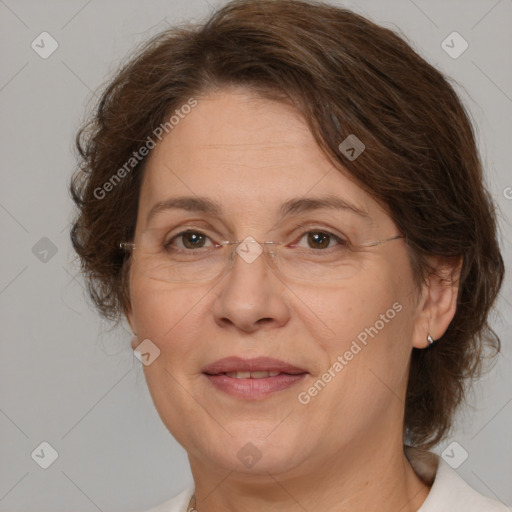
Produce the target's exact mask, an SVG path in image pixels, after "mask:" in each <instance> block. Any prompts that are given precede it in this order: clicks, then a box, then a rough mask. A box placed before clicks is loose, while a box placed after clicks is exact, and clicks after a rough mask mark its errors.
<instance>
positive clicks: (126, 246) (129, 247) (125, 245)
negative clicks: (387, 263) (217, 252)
mask: <svg viewBox="0 0 512 512" xmlns="http://www.w3.org/2000/svg"><path fill="white" fill-rule="evenodd" d="M401 238H403V239H404V240H405V239H406V237H405V235H395V236H392V237H389V238H384V239H381V240H376V241H372V242H366V243H361V244H357V245H354V246H353V247H354V248H355V249H356V250H357V249H358V248H363V247H376V246H379V245H384V244H385V243H387V242H391V241H393V240H399V239H401ZM244 243H245V244H247V243H257V244H259V245H261V246H262V247H264V248H267V247H269V246H277V247H278V248H279V246H283V245H285V244H286V243H287V242H279V241H275V240H266V241H263V242H260V241H258V240H256V239H254V238H253V237H246V238H245V239H244V240H223V241H222V242H215V246H214V247H215V248H220V247H223V246H232V247H233V249H232V250H231V251H229V252H228V256H227V258H226V264H225V267H224V269H223V270H222V271H221V272H220V273H219V274H218V275H216V276H213V277H211V278H208V279H199V280H197V281H193V280H192V281H186V280H176V281H168V280H166V279H162V280H161V281H163V282H172V283H188V282H189V283H194V282H201V281H213V280H214V279H218V278H220V277H221V276H223V275H224V274H225V273H226V272H227V271H229V270H230V269H231V268H232V266H233V262H234V260H235V257H234V255H235V253H236V250H235V246H239V245H240V244H244ZM119 248H120V249H122V250H123V251H126V252H129V253H132V252H135V250H136V244H135V243H134V242H120V243H119ZM263 253H266V255H268V256H270V258H271V260H273V259H274V257H275V255H276V253H277V249H276V250H270V249H263ZM258 256H259V255H258ZM242 259H244V258H242ZM244 261H245V260H244ZM246 263H249V262H247V261H246ZM270 267H271V269H272V270H273V271H275V272H277V273H279V274H280V275H281V276H282V277H284V278H285V279H295V278H294V277H290V276H286V275H285V274H283V272H282V271H281V270H280V269H279V268H278V267H277V266H275V265H272V264H271V265H270ZM148 277H150V276H148ZM151 279H157V278H151ZM158 280H160V279H158ZM335 280H336V281H337V280H338V279H335ZM339 280H341V278H340V279H339Z"/></svg>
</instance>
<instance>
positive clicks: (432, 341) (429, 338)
mask: <svg viewBox="0 0 512 512" xmlns="http://www.w3.org/2000/svg"><path fill="white" fill-rule="evenodd" d="M427 341H428V346H429V347H430V345H432V344H433V343H434V338H432V336H431V335H430V333H429V335H428V336H427Z"/></svg>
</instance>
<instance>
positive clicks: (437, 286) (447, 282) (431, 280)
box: [412, 257, 462, 348]
mask: <svg viewBox="0 0 512 512" xmlns="http://www.w3.org/2000/svg"><path fill="white" fill-rule="evenodd" d="M429 262H430V264H431V265H432V267H433V268H434V271H433V272H432V273H431V274H430V275H429V276H428V278H427V281H426V283H424V284H423V285H422V290H421V296H420V299H419V300H418V305H417V308H418V309H417V316H416V321H415V324H414V331H413V339H412V343H413V346H414V347H416V348H426V347H428V341H427V336H428V335H429V334H430V335H431V336H432V338H433V339H434V340H438V339H439V338H441V336H443V334H444V333H445V332H446V330H447V329H448V326H449V325H450V322H451V321H452V320H453V317H454V316H455V311H456V309H457V296H458V292H459V280H460V272H461V268H462V258H441V257H431V258H430V259H429Z"/></svg>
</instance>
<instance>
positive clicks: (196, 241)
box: [164, 231, 213, 250]
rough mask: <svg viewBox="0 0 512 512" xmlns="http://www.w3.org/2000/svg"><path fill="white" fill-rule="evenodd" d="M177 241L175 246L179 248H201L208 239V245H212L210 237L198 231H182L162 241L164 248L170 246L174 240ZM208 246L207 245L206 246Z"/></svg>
mask: <svg viewBox="0 0 512 512" xmlns="http://www.w3.org/2000/svg"><path fill="white" fill-rule="evenodd" d="M176 241H178V243H177V247H175V248H177V249H178V250H180V249H202V248H204V247H205V246H206V245H205V244H206V243H207V242H208V241H210V247H213V243H212V242H211V240H210V238H208V237H207V236H206V235H205V234H203V233H201V232H200V231H183V232H181V233H178V234H177V235H175V236H173V237H172V238H170V239H169V240H168V241H167V242H165V243H164V247H165V248H166V249H169V248H171V247H172V246H173V245H174V242H176ZM207 247H208V246H207Z"/></svg>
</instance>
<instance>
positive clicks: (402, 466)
mask: <svg viewBox="0 0 512 512" xmlns="http://www.w3.org/2000/svg"><path fill="white" fill-rule="evenodd" d="M190 465H191V469H192V474H193V476H194V481H195V489H196V490H195V498H196V500H195V504H194V505H193V508H194V509H196V510H197V512H214V511H218V510H226V511H233V512H235V511H238V510H244V511H247V512H253V511H254V512H259V511H261V510H262V509H263V510H266V511H269V512H274V511H275V512H277V511H279V512H288V511H290V512H292V511H296V510H298V509H300V508H302V509H303V510H322V511H324V512H355V511H361V510H379V511H380V512H396V511H397V510H400V512H416V511H417V510H418V509H419V508H420V506H421V504H422V503H423V502H424V501H425V499H426V497H427V495H428V492H429V490H430V487H429V486H428V485H427V484H425V483H424V482H423V481H422V480H421V479H420V478H419V477H418V476H417V475H416V474H415V473H414V470H413V469H412V467H411V465H410V463H409V461H408V460H407V458H406V457H405V454H404V451H403V441H402V438H401V437H400V438H399V439H396V440H395V442H388V443H387V444H379V445H372V443H368V440H367V439H366V440H365V441H364V442H362V443H361V444H358V443H351V444H350V446H347V447H344V449H343V450H342V451H341V452H339V453H332V454H330V455H329V456H328V457H325V456H323V457H318V459H317V460H314V461H313V460H308V463H307V467H305V466H306V464H304V465H303V466H302V467H297V468H294V469H293V470H290V471H286V472H283V473H275V474H274V473H272V472H271V471H264V472H263V471H262V472H261V473H260V474H247V473H238V472H234V471H227V470H225V469H221V468H219V467H218V466H217V467H215V468H213V467H212V468H208V467H206V466H207V465H205V464H204V463H199V461H197V460H195V459H193V458H192V457H190ZM298 507H299V508H298Z"/></svg>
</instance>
